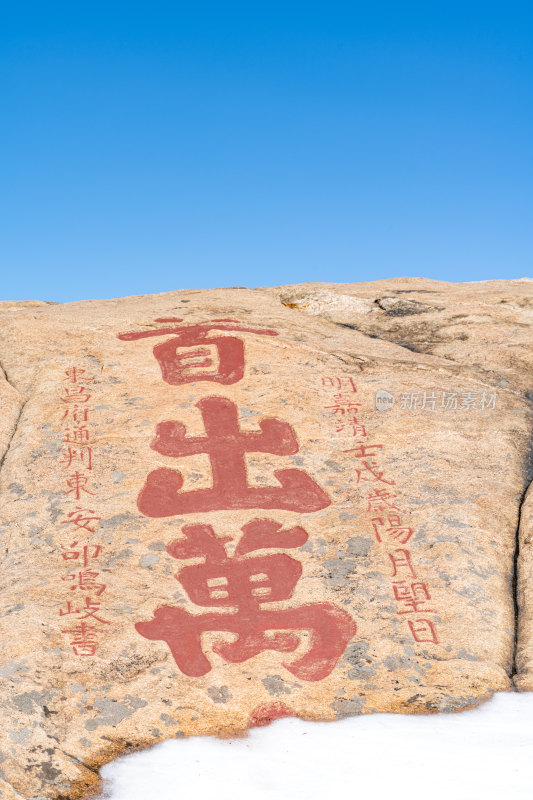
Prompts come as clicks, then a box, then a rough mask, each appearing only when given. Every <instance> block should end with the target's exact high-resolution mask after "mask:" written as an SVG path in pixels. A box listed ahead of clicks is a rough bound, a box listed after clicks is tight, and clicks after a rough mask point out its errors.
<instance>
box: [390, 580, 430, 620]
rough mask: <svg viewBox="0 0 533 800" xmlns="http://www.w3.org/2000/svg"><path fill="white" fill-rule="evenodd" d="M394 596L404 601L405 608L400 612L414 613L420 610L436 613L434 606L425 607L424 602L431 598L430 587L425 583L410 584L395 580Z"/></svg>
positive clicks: (399, 612)
mask: <svg viewBox="0 0 533 800" xmlns="http://www.w3.org/2000/svg"><path fill="white" fill-rule="evenodd" d="M392 588H393V591H394V597H395V598H396V600H398V601H399V602H401V603H404V604H405V606H404V610H403V611H398V614H412V613H414V612H415V611H416V612H417V613H419V612H420V611H422V612H424V613H426V614H436V611H435V609H434V608H424V607H423V606H424V603H425V602H426V601H427V600H431V595H430V594H429V591H428V588H427V586H426V584H425V583H411V584H410V585H409V586H408V585H407V583H406V582H405V581H395V582H394V584H393V587H392Z"/></svg>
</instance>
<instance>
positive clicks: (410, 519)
mask: <svg viewBox="0 0 533 800" xmlns="http://www.w3.org/2000/svg"><path fill="white" fill-rule="evenodd" d="M532 288H533V281H528V280H520V281H494V282H486V283H479V284H447V283H441V282H436V281H427V280H423V279H420V280H419V279H398V280H394V281H378V282H375V283H365V284H349V285H334V284H308V285H303V286H296V287H294V286H293V287H281V288H267V289H256V290H248V289H239V288H237V289H220V290H212V291H183V292H172V293H168V294H162V295H154V296H143V297H129V298H124V299H119V300H107V301H86V302H81V303H69V304H61V305H59V304H58V305H53V304H44V303H42V304H41V303H20V304H18V303H4V304H0V363H1V364H2V368H3V371H4V373H5V379H4V378H3V377H2V376H0V392H1V394H0V398H1V402H2V409H3V414H2V418H1V420H0V446H1V447H2V448H3V450H1V451H0V452H3V461H2V468H1V472H0V520H1V523H2V524H1V532H2V557H3V562H2V563H3V569H2V576H3V591H2V595H1V597H2V611H1V614H2V616H1V633H2V637H1V645H0V647H1V651H0V652H1V655H0V692H1V708H2V715H3V718H2V728H1V730H2V733H1V734H0V736H1V738H2V742H1V744H0V751H1V754H2V755H1V758H2V762H1V763H0V769H1V770H2V780H3V781H4V785H0V797H1V798H2V800H4V797H5V798H9V800H10V799H11V798H21V797H22V798H26V799H27V800H29V798H32V799H33V800H37V798H38V799H39V800H58V798H69V800H71V799H72V800H74V798H77V797H86V796H88V794H89V792H90V791H92V790H93V789H94V788H95V787H96V786H97V785H98V773H97V770H98V767H99V766H100V765H101V764H102V763H104V762H106V761H107V760H109V759H111V758H113V757H115V756H116V755H118V754H120V753H123V752H125V751H126V750H129V749H133V748H136V747H145V746H148V745H150V744H152V743H155V742H157V741H160V740H162V739H165V738H169V737H176V736H187V735H191V734H217V735H226V736H227V735H235V734H239V733H241V732H244V731H246V729H247V728H248V727H249V726H251V725H263V724H267V723H268V722H269V721H270V720H272V719H275V718H277V717H279V716H285V715H295V716H300V717H301V718H304V719H312V720H333V719H336V718H339V717H343V716H346V715H351V714H360V713H371V712H373V711H394V712H404V713H405V712H413V713H421V712H422V713H424V712H428V711H440V710H442V711H453V710H459V709H462V708H466V707H470V706H473V705H475V704H477V703H479V702H480V701H481V700H483V699H485V698H487V697H489V696H490V695H491V694H492V693H493V692H494V691H500V690H507V689H511V688H512V686H513V676H514V673H515V663H514V653H515V640H516V637H515V623H516V620H515V599H514V590H513V583H514V580H515V569H514V561H515V542H516V535H517V526H518V520H519V516H520V511H521V510H522V514H521V517H522V522H523V524H524V525H525V524H526V523H525V515H524V508H525V506H524V508H522V499H523V496H524V491H525V489H526V487H527V483H528V480H530V478H528V472H527V470H528V456H529V452H530V441H531V429H532V420H531V395H529V394H528V393H529V392H530V390H531V386H530V381H529V379H530V376H531V361H532V353H531V318H532V309H533V298H532V294H533V293H532ZM526 539H527V534H525V535H524V546H523V547H524V549H523V550H521V558H522V557H523V558H524V559H526V555H525V554H526V545H527V543H526ZM528 541H529V540H528ZM529 563H530V562H529V561H527V563H526V561H524V567H523V576H524V577H525V576H526V575H527V574H529V573H527V569H528V565H529ZM521 591H522V598H523V600H522V605H523V607H524V609H526V608H527V585H526V584H524V583H522V585H521ZM524 613H525V612H524ZM527 613H529V614H530V613H531V612H530V611H528V612H527ZM526 627H527V626H526ZM526 638H527V634H526V632H524V638H523V642H524V644H523V647H522V650H521V649H520V647H519V650H518V652H519V654H520V653H522V655H521V659H522V660H521V661H519V667H520V675H519V676H518V678H517V681H518V685H519V686H520V688H531V686H530V684H528V683H527V680H528V678H527V677H526V676H527V675H529V672H528V666H529V665H530V663H531V655H530V654H531V652H532V648H533V646H532V645H531V644H530V643H529V640H527V641H526ZM521 676H522V677H521Z"/></svg>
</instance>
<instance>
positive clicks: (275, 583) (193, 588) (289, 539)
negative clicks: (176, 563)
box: [135, 519, 356, 681]
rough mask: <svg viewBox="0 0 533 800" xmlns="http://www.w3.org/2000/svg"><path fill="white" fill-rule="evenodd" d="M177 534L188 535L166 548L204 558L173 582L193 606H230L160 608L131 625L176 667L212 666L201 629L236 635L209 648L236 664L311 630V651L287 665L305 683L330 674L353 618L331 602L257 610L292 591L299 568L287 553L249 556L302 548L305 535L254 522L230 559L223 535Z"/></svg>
mask: <svg viewBox="0 0 533 800" xmlns="http://www.w3.org/2000/svg"><path fill="white" fill-rule="evenodd" d="M182 531H183V533H184V534H185V539H180V540H176V541H174V542H172V543H171V544H170V545H169V546H168V547H167V552H168V553H170V555H171V556H173V557H174V558H185V559H188V558H198V557H200V556H203V557H204V561H203V563H200V564H195V565H192V566H186V567H183V568H182V569H181V570H180V571H179V572H178V573H177V575H176V578H177V580H178V581H179V582H180V583H181V584H182V586H183V587H184V589H185V591H186V592H187V595H188V596H189V598H190V600H192V602H193V603H195V604H196V605H199V606H202V607H216V608H221V607H222V608H226V609H228V611H227V612H226V613H219V612H216V611H209V612H207V613H205V614H190V613H189V612H188V611H186V610H185V609H183V608H175V607H172V606H162V607H160V608H158V609H156V611H155V614H154V618H153V619H152V620H150V621H149V622H139V623H137V624H136V626H135V627H136V629H137V631H138V632H139V633H140V634H141V635H142V636H144V637H145V638H147V639H153V640H162V641H164V642H166V643H167V644H168V646H169V648H170V651H171V653H172V656H173V657H174V660H175V662H176V664H177V665H178V667H179V669H180V670H181V671H182V672H183V673H184V674H185V675H189V676H191V677H199V676H201V675H205V674H206V673H207V672H209V671H210V670H211V664H210V663H209V661H208V659H207V658H206V656H205V655H204V652H203V650H202V643H201V637H202V634H203V633H204V632H205V631H229V632H231V633H236V634H237V636H238V638H237V639H236V640H235V641H232V642H224V641H222V642H215V644H214V645H213V650H214V652H216V653H218V655H220V656H222V657H223V658H224V659H225V660H226V661H229V662H231V663H241V662H243V661H247V660H248V659H249V658H252V657H253V656H255V655H257V654H258V653H262V652H264V651H265V650H277V651H280V652H293V651H294V650H296V648H297V647H298V646H299V644H300V638H299V637H298V636H297V635H295V634H294V633H292V632H291V631H304V630H306V631H309V632H310V633H311V643H310V648H309V650H308V651H307V653H305V654H304V655H303V656H301V657H300V658H298V659H296V660H295V661H292V662H289V663H285V664H284V666H285V667H286V669H288V670H289V672H292V674H293V675H296V677H297V678H300V679H301V680H306V681H318V680H322V679H323V678H325V677H327V676H328V675H329V674H330V672H331V671H332V670H333V668H334V667H335V665H336V663H337V661H338V660H339V658H340V656H341V655H342V653H343V652H344V649H345V647H346V644H347V643H348V641H349V640H350V639H351V638H352V636H354V635H355V632H356V625H355V623H354V622H353V620H352V619H351V617H350V616H349V615H348V614H347V613H346V612H345V611H343V610H342V609H340V608H338V607H337V606H335V605H333V604H331V603H306V604H305V605H303V606H299V607H296V608H288V609H278V608H276V609H263V608H261V605H262V604H263V603H272V602H275V601H280V600H288V599H289V598H290V597H291V596H292V594H293V591H294V588H295V586H296V583H297V581H298V579H299V577H300V575H301V573H302V565H301V564H300V562H299V561H297V560H296V559H294V558H291V557H290V556H288V555H287V554H286V553H272V554H269V555H262V556H253V557H250V556H249V555H247V554H248V553H250V552H252V551H254V550H259V549H267V548H279V547H283V548H288V547H299V546H300V545H302V544H304V542H305V541H306V540H307V534H306V532H305V531H304V530H303V528H299V527H295V528H291V529H289V530H286V531H283V530H281V525H279V524H278V523H276V522H274V521H273V520H260V519H256V520H253V521H252V522H250V523H248V524H247V525H244V526H243V527H242V531H243V534H244V535H243V537H242V538H241V540H240V542H239V544H238V545H237V548H236V550H235V555H234V556H233V558H229V557H228V555H227V552H226V548H225V546H224V543H225V542H226V541H227V540H228V539H227V537H226V538H222V539H218V538H217V537H216V536H215V533H214V532H213V528H212V527H211V526H209V525H187V526H185V527H184V528H183V529H182ZM233 609H237V610H236V611H234V610H233ZM267 632H268V635H267Z"/></svg>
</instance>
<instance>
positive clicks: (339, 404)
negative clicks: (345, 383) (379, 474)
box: [324, 394, 381, 447]
mask: <svg viewBox="0 0 533 800" xmlns="http://www.w3.org/2000/svg"><path fill="white" fill-rule="evenodd" d="M333 399H334V400H335V404H334V405H332V406H324V408H326V409H333V410H332V411H331V413H332V414H335V415H340V416H342V417H344V416H349V417H350V418H352V419H353V420H354V421H355V418H356V416H357V413H358V411H359V409H360V408H361V403H354V402H353V400H351V399H350V398H349V397H346V396H345V395H343V394H334V395H333ZM378 446H379V447H381V445H378Z"/></svg>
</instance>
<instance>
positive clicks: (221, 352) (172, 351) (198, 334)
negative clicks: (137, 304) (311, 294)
mask: <svg viewBox="0 0 533 800" xmlns="http://www.w3.org/2000/svg"><path fill="white" fill-rule="evenodd" d="M156 322H183V320H182V319H179V318H177V317H173V318H170V319H164V318H160V319H157V320H156ZM210 331H242V332H243V333H257V334H261V335H262V336H277V335H278V334H277V332H276V331H273V330H269V329H259V328H247V327H246V326H245V325H242V324H241V323H240V322H239V321H238V320H236V319H214V320H211V321H210V322H199V323H197V324H196V325H185V326H182V327H180V326H179V325H173V326H172V327H169V328H157V329H156V330H151V331H134V332H131V333H119V334H118V338H119V339H122V340H123V341H126V342H132V341H135V340H136V339H144V338H146V337H149V336H168V335H171V334H177V335H176V336H175V337H174V338H173V339H168V340H167V341H166V342H163V343H162V344H158V345H156V346H155V347H154V350H153V352H154V356H155V357H156V359H157V360H158V362H159V366H160V367H161V374H162V376H163V380H164V381H165V382H166V383H170V384H172V385H173V386H180V385H182V384H184V383H194V381H215V382H216V383H222V384H231V383H237V381H240V380H241V378H242V377H243V375H244V344H243V342H242V341H241V339H237V338H236V337H235V336H214V337H211V338H210V337H209V336H208V334H209V332H210ZM210 346H211V347H214V348H215V349H216V352H217V358H216V359H213V358H212V356H211V350H210V349H209V347H210ZM180 348H183V351H182V352H179V350H180ZM185 348H187V349H185Z"/></svg>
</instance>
